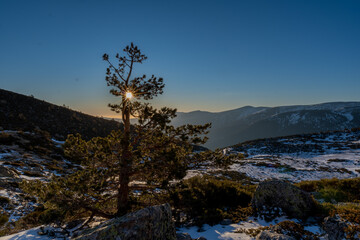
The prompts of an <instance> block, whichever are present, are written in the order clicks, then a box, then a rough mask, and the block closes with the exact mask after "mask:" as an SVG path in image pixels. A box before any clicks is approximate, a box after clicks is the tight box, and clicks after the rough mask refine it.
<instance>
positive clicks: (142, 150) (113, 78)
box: [23, 43, 232, 218]
mask: <svg viewBox="0 0 360 240" xmlns="http://www.w3.org/2000/svg"><path fill="white" fill-rule="evenodd" d="M123 51H124V55H123V56H120V55H119V54H117V55H116V59H117V64H113V63H112V62H111V61H110V59H109V55H107V54H104V55H103V60H104V61H106V62H107V63H108V64H109V67H108V68H107V71H106V82H107V85H108V86H110V87H111V90H110V93H111V94H112V95H114V96H117V97H119V99H120V103H119V104H109V107H110V108H111V110H113V111H115V112H117V113H120V114H121V119H122V122H123V129H122V130H118V131H113V132H112V133H111V134H110V135H109V136H107V137H104V138H101V137H97V138H93V139H91V140H90V141H85V140H83V139H82V138H81V136H80V135H79V134H77V135H69V136H68V139H67V140H66V143H65V144H64V150H65V153H66V155H67V157H68V158H69V159H71V160H72V161H77V162H80V163H81V165H82V168H81V169H80V170H78V171H76V172H74V173H73V174H71V175H69V176H67V177H65V178H64V177H56V176H54V177H53V178H52V180H51V181H50V182H49V183H47V184H44V183H41V182H39V181H37V182H32V183H29V182H28V183H23V189H25V190H26V191H27V192H29V193H35V194H36V195H37V196H38V197H39V199H40V200H41V201H43V202H44V204H45V205H47V206H48V207H49V208H51V207H52V208H57V209H63V210H64V211H66V212H68V213H70V214H74V213H79V211H83V212H90V213H91V215H92V216H94V215H99V216H103V217H107V218H110V217H114V216H120V215H122V214H124V213H126V212H127V211H128V210H129V209H130V207H131V204H130V202H129V197H130V196H131V193H132V191H134V190H139V189H140V190H142V191H144V190H146V189H155V188H157V189H166V187H167V186H168V185H169V182H170V181H172V180H176V179H182V178H183V177H184V176H185V175H186V171H187V170H188V169H190V168H196V167H199V166H200V165H202V164H204V163H205V164H206V165H207V166H210V165H217V166H227V165H229V164H230V163H231V161H232V158H231V157H229V156H226V155H225V154H223V153H222V152H220V151H217V152H216V153H214V152H210V151H208V152H203V153H193V151H192V149H193V146H194V145H197V144H203V143H205V141H206V140H207V138H206V137H205V134H206V133H207V132H208V128H209V127H210V124H205V125H184V126H180V127H174V126H172V125H171V124H170V122H171V120H172V119H173V118H174V117H175V116H176V109H171V108H168V107H163V108H161V109H155V108H153V107H152V106H150V104H149V103H147V102H146V101H147V100H150V99H153V98H154V97H156V96H157V95H159V94H162V93H163V88H164V82H163V79H162V78H157V77H155V76H151V77H149V78H147V77H146V75H143V76H140V77H133V76H132V75H133V69H134V67H135V65H136V64H140V63H143V61H145V60H146V59H147V57H146V56H145V55H144V54H142V53H141V51H140V49H139V48H138V47H137V46H135V45H134V44H132V43H131V45H130V46H127V47H126V48H125V49H124V50H123ZM131 117H134V118H137V122H138V123H137V124H135V125H130V118H131ZM136 183H144V184H136Z"/></svg>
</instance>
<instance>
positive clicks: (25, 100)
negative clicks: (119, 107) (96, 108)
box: [0, 89, 122, 140]
mask: <svg viewBox="0 0 360 240" xmlns="http://www.w3.org/2000/svg"><path fill="white" fill-rule="evenodd" d="M121 126H122V125H121V123H119V122H117V121H113V120H107V119H103V118H99V117H94V116H90V115H87V114H84V113H80V112H77V111H74V110H71V109H68V108H66V107H61V106H57V105H54V104H51V103H48V102H45V101H43V100H39V99H36V98H34V97H29V96H25V95H22V94H18V93H14V92H10V91H6V90H3V89H0V127H1V128H2V129H4V130H23V131H32V130H34V129H41V130H44V131H47V132H49V133H50V134H51V135H52V136H53V137H55V138H56V139H58V140H64V139H66V137H67V135H68V134H71V133H73V134H74V133H80V134H81V135H82V136H83V137H84V138H85V139H90V138H92V137H96V136H106V135H108V134H109V133H110V132H111V131H112V130H114V129H119V128H121Z"/></svg>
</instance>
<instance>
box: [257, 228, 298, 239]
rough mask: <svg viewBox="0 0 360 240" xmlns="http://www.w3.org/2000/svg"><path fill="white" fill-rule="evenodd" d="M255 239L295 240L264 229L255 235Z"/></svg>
mask: <svg viewBox="0 0 360 240" xmlns="http://www.w3.org/2000/svg"><path fill="white" fill-rule="evenodd" d="M256 240H295V238H293V237H289V236H286V235H284V234H279V233H274V232H270V231H268V230H265V231H262V232H261V233H259V234H258V235H257V236H256Z"/></svg>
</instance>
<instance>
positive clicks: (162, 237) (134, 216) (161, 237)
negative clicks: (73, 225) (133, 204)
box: [75, 204, 176, 240]
mask: <svg viewBox="0 0 360 240" xmlns="http://www.w3.org/2000/svg"><path fill="white" fill-rule="evenodd" d="M75 239H77V240H90V239H91V240H112V239H114V240H115V239H116V240H133V239H136V240H176V234H175V227H174V223H173V221H172V216H171V209H170V205H169V204H164V205H158V206H152V207H148V208H144V209H141V210H139V211H137V212H133V213H129V214H126V215H124V216H122V217H120V218H115V219H111V220H109V221H106V222H104V223H102V224H100V225H98V226H97V227H95V228H92V229H88V230H85V231H84V232H82V233H81V235H80V236H78V237H77V238H75Z"/></svg>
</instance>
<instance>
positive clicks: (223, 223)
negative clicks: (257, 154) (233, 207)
mask: <svg viewBox="0 0 360 240" xmlns="http://www.w3.org/2000/svg"><path fill="white" fill-rule="evenodd" d="M220 224H221V225H230V224H232V220H231V219H223V220H222V221H221V222H220Z"/></svg>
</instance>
